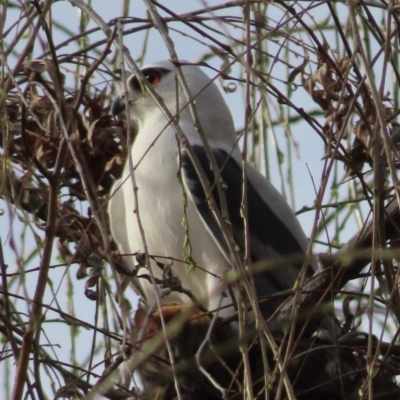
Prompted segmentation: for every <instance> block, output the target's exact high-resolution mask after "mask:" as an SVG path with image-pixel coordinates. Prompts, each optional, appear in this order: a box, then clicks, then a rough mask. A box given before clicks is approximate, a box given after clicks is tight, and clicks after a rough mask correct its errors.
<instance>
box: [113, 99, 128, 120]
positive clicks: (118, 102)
mask: <svg viewBox="0 0 400 400" xmlns="http://www.w3.org/2000/svg"><path fill="white" fill-rule="evenodd" d="M124 111H125V99H123V98H121V97H117V98H116V99H115V100H114V103H113V104H112V106H111V114H112V116H113V117H114V118H116V117H117V116H118V115H120V114H122V113H123V112H124Z"/></svg>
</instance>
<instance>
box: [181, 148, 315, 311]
mask: <svg viewBox="0 0 400 400" xmlns="http://www.w3.org/2000/svg"><path fill="white" fill-rule="evenodd" d="M193 149H194V151H195V153H196V155H197V157H198V159H199V161H200V164H201V165H202V167H203V170H204V172H205V175H206V176H207V179H208V181H209V183H210V186H211V188H213V189H212V191H213V195H214V198H215V201H216V203H217V206H218V207H220V199H219V196H218V190H217V188H216V186H215V185H214V173H213V171H212V170H211V168H210V162H209V160H208V157H207V154H206V152H205V150H204V148H203V147H202V146H199V145H195V146H193ZM213 152H214V156H215V159H216V162H217V164H218V167H219V168H220V171H221V176H222V180H223V183H224V193H225V197H226V204H227V208H228V213H229V220H230V223H231V226H232V232H233V235H234V238H235V241H236V243H237V245H238V246H239V248H240V249H241V251H242V252H244V250H245V236H244V220H243V218H242V216H241V212H240V208H241V202H242V192H243V174H242V168H241V165H240V163H239V162H238V161H236V160H235V158H234V157H232V156H230V155H229V154H228V153H227V152H226V151H225V150H222V149H214V150H213ZM182 169H183V174H182V175H183V181H184V185H185V187H186V190H187V192H188V194H189V196H190V198H191V200H192V201H193V202H194V204H195V205H196V207H197V210H198V212H199V214H200V216H201V218H202V220H203V222H204V223H205V225H206V227H207V229H208V231H209V232H210V234H211V235H212V236H213V237H214V239H215V241H216V242H217V244H218V246H219V248H220V249H221V251H223V252H224V253H225V255H227V257H229V255H228V254H227V253H228V246H227V244H226V242H225V240H224V238H223V235H222V233H221V231H220V228H219V225H218V223H217V222H216V220H215V218H214V216H213V213H212V212H211V210H210V208H209V205H208V203H207V201H206V195H205V192H204V189H203V187H202V184H201V182H200V180H199V177H198V175H197V172H196V170H195V168H194V166H193V164H192V162H191V161H190V158H189V156H188V155H187V154H186V153H183V154H182ZM247 172H248V173H247V206H248V210H247V211H248V224H249V233H250V234H249V242H250V256H251V261H252V263H253V265H255V264H257V266H258V268H257V271H260V272H257V275H256V276H255V279H254V282H255V286H256V291H257V296H258V297H262V296H269V295H272V294H274V293H277V292H280V291H282V290H286V289H290V288H292V287H293V284H294V282H295V280H296V278H297V276H298V274H299V271H300V269H301V267H302V266H303V262H304V260H305V254H306V250H307V238H306V236H305V235H304V233H303V231H302V229H301V227H300V224H299V222H298V221H297V218H296V216H295V215H294V213H293V211H292V210H291V208H290V207H289V205H288V204H287V203H286V201H285V200H284V198H283V197H282V195H281V194H280V193H279V192H278V191H277V190H276V189H275V188H274V187H273V186H272V185H271V183H269V182H268V181H267V180H266V179H265V178H264V177H263V176H262V175H261V174H260V173H259V172H258V171H257V170H256V169H255V168H253V167H251V166H249V167H248V171H247ZM284 257H287V264H285V262H284V261H283V259H284ZM274 258H275V259H277V260H278V263H277V267H276V268H274V267H273V266H272V268H271V264H270V263H269V264H268V268H267V269H266V268H263V267H262V264H263V263H264V264H265V262H266V261H268V260H269V261H271V260H273V259H274ZM282 262H283V264H284V265H283V266H282ZM278 265H279V266H278ZM313 269H315V265H314V264H312V265H310V266H309V267H308V268H307V275H312V273H313ZM262 308H264V310H262V311H263V312H265V313H267V314H270V313H271V312H272V311H274V310H273V308H276V304H275V305H274V307H272V305H270V306H266V307H262Z"/></svg>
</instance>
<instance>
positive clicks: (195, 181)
mask: <svg viewBox="0 0 400 400" xmlns="http://www.w3.org/2000/svg"><path fill="white" fill-rule="evenodd" d="M181 70H182V73H183V76H184V79H185V81H186V84H187V86H188V88H189V91H190V98H189V99H188V97H187V94H185V91H184V90H182V85H181V83H179V80H178V78H177V71H176V66H175V65H174V64H173V63H172V62H171V61H161V62H156V63H153V64H151V65H148V66H146V67H144V68H143V69H142V73H143V75H144V77H145V78H146V79H147V81H148V83H149V84H150V85H151V86H152V87H153V88H154V90H155V91H156V92H157V93H158V95H159V96H160V97H161V99H162V101H163V104H164V106H165V107H166V108H167V109H168V110H169V112H170V113H171V114H172V116H173V117H174V118H175V122H174V123H173V122H171V121H169V120H168V118H167V116H166V114H165V112H164V111H163V110H162V108H161V107H160V106H159V105H158V104H157V102H156V101H155V100H154V98H153V97H152V95H151V94H150V93H149V91H148V90H146V88H145V87H142V86H141V85H140V83H139V80H138V78H137V77H136V76H135V75H132V76H130V77H129V79H128V82H127V87H128V99H125V98H123V96H120V97H118V98H116V99H115V101H114V103H113V106H112V112H113V114H114V116H116V115H119V114H121V113H123V112H127V113H129V114H130V118H131V119H132V120H135V121H136V122H137V126H138V133H137V135H136V137H135V139H134V143H133V145H132V148H131V149H130V152H131V157H132V164H133V173H134V178H135V182H136V185H137V189H136V190H137V197H138V204H135V198H134V192H135V189H134V188H133V185H132V180H131V179H130V173H131V172H130V171H131V169H130V168H129V163H128V162H127V163H126V166H125V168H124V171H123V175H122V177H121V179H119V180H118V181H116V183H115V184H114V186H113V189H112V192H111V198H110V201H109V208H108V211H109V216H110V226H111V232H112V235H113V237H114V239H115V241H116V243H117V244H118V247H119V250H120V252H121V253H122V254H134V253H137V252H140V251H141V252H143V251H144V250H145V248H144V241H143V239H144V240H145V243H146V245H147V250H148V254H149V255H151V256H152V257H151V265H150V266H148V267H150V268H152V272H153V274H154V277H155V278H156V279H158V280H159V281H158V282H160V281H162V279H163V272H164V271H163V270H162V268H160V263H163V264H164V265H169V268H170V271H171V272H172V275H173V276H175V277H177V278H178V279H179V281H180V284H181V286H182V288H183V289H184V291H183V292H182V291H172V292H171V293H170V294H169V295H167V296H165V297H163V298H162V299H161V302H162V304H163V305H169V304H178V305H179V304H180V305H191V304H193V301H194V299H195V301H196V303H197V304H200V305H201V306H202V307H203V308H204V309H207V310H210V311H212V310H215V309H217V308H218V309H220V311H219V316H220V317H222V318H224V317H227V316H228V315H230V314H232V312H233V310H234V307H232V305H234V303H235V299H234V294H233V292H232V291H231V290H230V289H229V287H228V286H227V285H226V283H225V276H226V274H227V273H228V272H229V271H230V270H232V254H230V253H231V252H232V246H230V245H229V243H227V239H226V237H225V236H224V235H223V233H222V230H221V223H220V221H218V220H217V218H216V216H215V213H214V212H213V210H212V206H210V202H209V198H210V195H212V196H214V199H215V204H216V207H218V208H219V209H220V210H219V211H222V210H221V209H222V208H223V205H225V208H226V209H227V212H228V218H226V217H225V220H226V219H227V221H226V224H227V226H228V227H229V229H230V232H231V233H232V236H233V239H234V249H235V251H236V252H237V254H236V256H238V255H239V256H240V257H244V254H247V255H248V261H247V262H248V264H249V268H250V274H251V273H252V272H251V268H252V265H257V266H258V268H257V269H256V270H257V271H256V275H255V276H254V287H255V290H256V294H257V296H258V297H259V298H263V297H268V296H270V295H273V294H275V293H277V292H280V291H282V290H286V289H290V288H292V287H293V285H294V283H295V281H296V279H297V277H298V274H299V271H300V269H301V267H302V265H303V262H304V255H305V253H306V251H307V247H308V240H307V238H306V236H305V234H304V233H303V230H302V228H301V226H300V224H299V222H298V220H297V219H296V217H295V215H294V213H293V211H292V210H291V208H290V207H289V205H288V204H287V203H286V201H285V200H284V198H283V197H282V195H281V194H280V193H279V192H278V191H277V190H276V189H275V188H274V187H273V186H272V184H271V183H270V182H269V181H268V180H267V179H265V177H264V176H263V175H262V174H261V173H260V172H259V171H258V170H257V169H256V168H254V167H253V166H251V165H247V167H246V182H245V184H244V182H243V179H244V177H243V168H242V165H243V161H242V154H241V151H240V149H239V147H238V137H237V135H236V133H235V127H234V123H233V119H232V115H231V113H230V110H229V109H228V106H227V104H226V103H225V101H224V98H223V96H222V95H221V93H220V91H219V89H218V88H217V86H216V84H215V83H214V82H213V81H212V80H211V79H210V78H209V77H208V76H207V75H206V74H205V73H204V72H203V71H202V70H201V69H200V67H199V66H196V65H193V64H189V63H187V62H184V63H182V65H181ZM126 100H127V101H126ZM190 103H191V104H190ZM126 104H129V108H128V109H126ZM193 108H194V109H195V112H196V114H197V119H198V122H199V123H200V127H197V126H196V124H195V121H194V118H193V110H192V109H193ZM177 124H178V125H179V128H180V130H181V132H182V133H183V134H184V135H185V137H186V138H187V141H188V142H189V144H190V147H191V150H192V154H194V155H195V158H196V159H197V167H196V165H195V163H194V162H193V157H191V156H190V154H189V152H188V150H187V147H186V145H185V141H182V140H181V139H180V138H179V136H178V135H177V128H176V125H177ZM200 131H201V132H202V133H203V134H204V136H205V139H206V141H207V143H208V146H209V149H210V150H211V152H212V154H213V157H214V161H215V162H216V164H217V165H218V168H219V171H218V176H216V171H213V170H212V167H211V165H212V163H211V161H210V159H209V155H210V153H209V152H208V151H207V149H206V147H205V145H204V141H203V140H202V138H201V136H200V134H199V132H200ZM198 165H200V166H201V169H202V171H203V175H202V176H203V178H204V177H205V179H206V180H207V182H208V188H209V189H210V190H211V192H212V193H211V194H210V193H206V190H207V188H206V187H204V181H202V179H201V173H199V172H198ZM243 188H246V190H247V193H246V195H247V204H246V205H247V210H246V212H243V207H242V205H243V203H242V198H243ZM222 197H224V199H223V198H222ZM138 214H139V216H140V220H141V223H142V226H143V230H144V237H143V235H142V234H141V232H140V229H139V225H138V219H137V217H138ZM246 214H247V216H246V221H247V222H246V223H245V217H244V216H245V215H246ZM245 228H247V232H248V233H247V234H245ZM246 243H247V244H246ZM299 255H300V257H299ZM301 255H302V256H303V257H301ZM125 259H126V265H127V266H128V267H129V268H131V269H132V270H133V268H134V265H135V258H134V256H133V255H132V256H126V257H125ZM275 259H276V260H277V261H278V264H277V265H279V266H278V267H276V268H274V267H273V265H272V266H271V260H275ZM285 259H287V262H284V261H282V260H285ZM268 261H269V264H268V268H263V263H266V262H268ZM313 269H315V264H314V263H313V262H311V263H310V266H308V267H307V272H306V273H307V274H308V275H309V274H311V273H312V272H313ZM138 281H139V282H137V284H138V287H139V288H140V289H139V290H140V294H141V296H142V297H143V300H144V301H145V302H146V303H147V304H154V303H155V296H156V292H155V287H154V284H153V283H152V282H150V280H149V279H138ZM185 291H186V292H185ZM187 293H190V294H191V296H189V295H188V294H187ZM271 304H272V305H273V306H271ZM276 305H277V304H276V302H275V303H274V302H272V303H271V302H268V301H266V302H264V303H263V305H261V306H260V307H261V310H262V312H263V314H264V315H270V314H271V313H272V312H273V311H274V309H276Z"/></svg>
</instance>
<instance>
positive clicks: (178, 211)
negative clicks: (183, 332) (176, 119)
mask: <svg viewBox="0 0 400 400" xmlns="http://www.w3.org/2000/svg"><path fill="white" fill-rule="evenodd" d="M143 128H144V127H142V128H141V132H140V134H139V135H138V137H137V139H136V141H135V143H134V146H133V148H132V160H133V165H137V164H138V163H139V164H138V165H137V167H136V169H135V172H134V174H135V179H136V183H137V187H138V198H139V204H138V212H139V213H140V217H141V220H142V224H143V227H144V231H145V240H146V243H147V246H148V250H149V254H150V255H151V256H158V257H157V261H160V262H162V263H164V264H170V263H171V262H172V263H173V264H172V271H173V274H174V276H176V277H178V278H179V279H180V280H181V283H182V286H183V288H185V289H187V290H190V291H191V293H192V294H193V295H194V296H195V297H196V299H197V300H198V301H199V302H200V303H201V304H202V305H203V306H204V307H206V308H207V309H208V310H212V309H214V308H217V307H218V306H219V305H220V300H221V295H222V292H223V291H226V288H225V287H224V285H223V282H221V279H222V278H223V277H224V274H225V272H226V270H227V269H228V268H229V264H228V262H227V261H226V259H225V257H224V256H223V254H222V253H221V251H220V250H219V248H218V247H217V245H216V243H215V241H214V239H213V238H212V237H211V235H210V233H209V232H208V231H207V229H206V227H205V226H204V224H203V222H202V220H201V219H200V216H199V214H198V212H197V209H196V207H195V205H194V204H193V203H192V202H191V201H190V198H189V197H188V198H187V206H186V207H185V206H184V204H185V197H184V194H183V186H182V184H181V183H180V181H179V178H178V173H179V171H178V145H177V142H176V139H175V133H174V131H173V129H172V128H171V127H169V128H167V129H166V130H165V131H164V132H163V133H162V135H161V136H160V137H159V139H158V140H157V141H156V143H155V144H154V145H153V146H152V147H150V146H151V144H152V142H153V140H154V136H153V138H151V137H150V135H143V133H144V132H151V131H153V132H154V131H155V129H154V128H156V127H146V128H145V129H143ZM152 129H153V130H152ZM157 129H158V130H157V132H159V131H160V128H159V127H158V128H157ZM187 129H193V128H191V127H190V126H189V127H187ZM149 147H150V149H149V151H148V152H147V154H146V155H145V156H144V157H143V155H144V150H145V149H148V148H149ZM139 160H141V161H140V162H139ZM127 177H129V165H128V163H127V164H126V166H125V169H124V174H123V177H122V180H121V181H123V180H125V179H126V178H127ZM118 185H120V181H119V183H118V182H117V183H116V184H115V186H114V187H115V188H116V187H117V186H118ZM134 209H135V202H134V195H133V188H132V181H131V179H130V178H128V179H126V180H125V183H124V184H123V185H122V186H121V187H120V189H119V192H117V193H116V194H115V195H114V197H113V198H112V199H111V200H110V203H109V213H110V219H111V231H112V234H113V237H114V239H115V240H116V241H117V244H118V246H119V250H120V252H121V253H123V254H127V253H135V252H137V251H143V250H144V246H143V240H142V237H141V235H140V232H139V228H138V223H137V215H136V214H135V213H134ZM185 215H186V217H185ZM184 218H186V220H187V229H188V232H189V239H190V245H191V248H192V251H191V256H192V259H193V260H194V262H195V263H196V265H197V267H196V268H195V270H194V271H191V272H190V266H189V265H188V264H185V263H184V262H183V260H184V258H185V254H187V253H188V252H189V251H190V248H189V246H188V245H186V246H185V242H187V241H186V240H185V236H186V232H185V226H184V224H183V220H184ZM162 257H168V258H167V259H163V258H162ZM178 260H180V261H178ZM127 265H128V266H130V267H131V268H132V267H133V265H134V258H133V257H131V259H130V260H127ZM151 268H152V270H153V273H154V276H155V277H156V278H159V279H161V278H162V271H161V269H160V267H158V266H157V265H156V263H155V262H152V265H151ZM142 271H143V270H142ZM207 271H210V272H211V273H208V272H207ZM215 275H217V276H218V277H220V278H221V279H220V278H218V277H216V276H215ZM140 283H141V286H142V288H143V292H144V294H145V297H146V301H147V303H148V304H152V303H153V301H154V300H155V291H154V287H153V285H152V284H151V283H150V282H148V281H147V280H145V279H141V280H140ZM226 294H227V295H228V293H226ZM231 301H232V300H231V299H230V298H229V296H228V297H226V298H225V297H224V298H223V302H222V304H229V303H231ZM162 303H163V304H168V303H169V304H171V303H178V304H191V300H190V299H189V297H188V296H187V295H185V294H181V293H177V292H174V293H172V294H171V295H169V296H167V297H165V298H163V299H162ZM231 311H232V310H229V311H228V310H226V311H225V312H221V313H220V316H221V317H224V316H226V315H228V314H229V313H230V312H231Z"/></svg>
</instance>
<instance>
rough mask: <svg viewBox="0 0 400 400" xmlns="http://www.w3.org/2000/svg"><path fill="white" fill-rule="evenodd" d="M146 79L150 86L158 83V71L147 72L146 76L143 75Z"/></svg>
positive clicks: (159, 75) (159, 77) (159, 76)
mask: <svg viewBox="0 0 400 400" xmlns="http://www.w3.org/2000/svg"><path fill="white" fill-rule="evenodd" d="M144 76H145V77H146V79H147V80H148V81H149V83H150V84H151V85H156V84H157V83H158V82H160V79H161V74H160V72H158V71H154V70H153V71H149V72H148V73H147V74H145V75H144Z"/></svg>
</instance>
